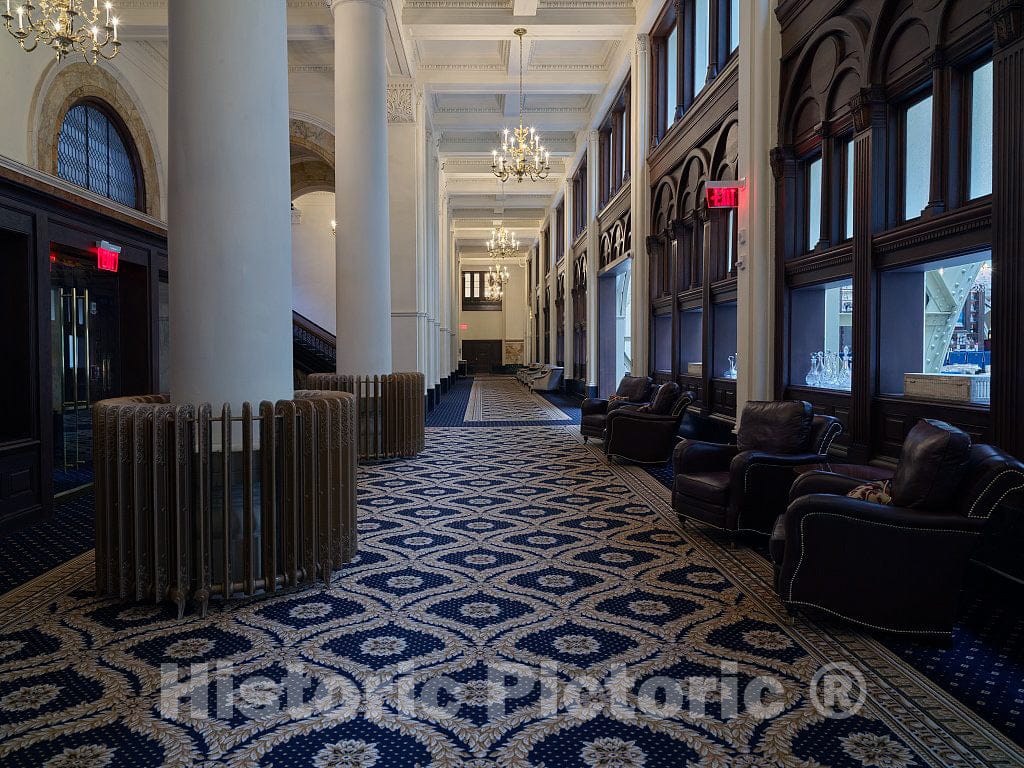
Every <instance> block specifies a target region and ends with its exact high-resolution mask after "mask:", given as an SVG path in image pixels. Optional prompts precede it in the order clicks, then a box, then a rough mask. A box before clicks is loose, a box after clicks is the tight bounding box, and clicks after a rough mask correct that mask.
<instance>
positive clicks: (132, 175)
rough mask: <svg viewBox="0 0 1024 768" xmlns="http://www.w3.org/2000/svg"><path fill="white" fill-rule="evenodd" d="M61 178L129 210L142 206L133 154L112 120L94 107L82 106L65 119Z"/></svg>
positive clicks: (60, 144)
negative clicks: (125, 206)
mask: <svg viewBox="0 0 1024 768" xmlns="http://www.w3.org/2000/svg"><path fill="white" fill-rule="evenodd" d="M57 175H58V176H59V177H60V178H62V179H64V180H66V181H70V182H71V183H72V184H77V185H78V186H80V187H84V188H85V189H88V190H91V191H93V192H95V193H97V194H100V195H103V196H104V197H109V198H110V199H111V200H114V201H115V202H118V203H121V204H122V205H127V206H128V207H129V208H138V207H139V193H138V177H137V175H136V171H135V164H134V163H133V162H132V153H131V152H130V151H129V149H128V145H127V144H126V141H125V138H124V137H123V136H122V135H121V132H120V131H119V130H118V128H117V126H116V125H115V124H114V123H113V122H112V121H111V119H110V117H109V116H108V115H107V114H106V113H105V112H104V111H103V110H102V109H100V108H99V107H97V106H95V105H93V104H78V105H76V106H74V107H72V108H71V109H69V110H68V113H67V115H66V116H65V117H64V123H63V124H62V125H61V128H60V137H59V138H58V140H57Z"/></svg>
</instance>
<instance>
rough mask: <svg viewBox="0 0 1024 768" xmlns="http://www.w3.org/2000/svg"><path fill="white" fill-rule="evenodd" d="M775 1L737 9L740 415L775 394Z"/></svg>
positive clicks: (757, 1) (753, 2)
mask: <svg viewBox="0 0 1024 768" xmlns="http://www.w3.org/2000/svg"><path fill="white" fill-rule="evenodd" d="M773 5H774V4H773V3H772V2H770V0H751V1H750V2H747V3H742V4H741V10H740V40H741V44H740V54H739V55H740V93H739V98H740V104H741V105H743V108H742V109H741V110H740V146H739V175H740V176H741V177H746V180H747V187H746V192H745V193H744V194H743V195H742V196H741V198H740V209H739V216H738V226H739V248H738V253H737V256H738V275H739V276H738V279H737V293H738V301H737V318H736V319H737V335H736V341H737V345H736V346H737V350H738V355H739V363H738V365H737V368H738V369H739V378H738V380H737V383H736V412H737V413H742V411H743V405H744V404H745V403H746V402H748V401H750V400H768V399H771V398H772V395H773V392H772V389H773V387H772V380H773V367H774V366H773V362H774V355H773V343H772V340H773V339H774V322H775V312H774V306H773V295H774V291H773V285H774V263H775V259H774V235H773V231H774V226H773V222H772V210H773V208H774V195H775V192H774V190H775V184H774V180H773V177H772V172H771V167H770V164H769V159H768V158H769V152H770V151H771V149H772V147H773V146H774V142H775V136H776V135H777V115H778V81H779V58H780V48H781V41H780V40H781V39H780V34H779V27H778V21H777V20H776V18H775V14H774V12H773V11H772V6H773Z"/></svg>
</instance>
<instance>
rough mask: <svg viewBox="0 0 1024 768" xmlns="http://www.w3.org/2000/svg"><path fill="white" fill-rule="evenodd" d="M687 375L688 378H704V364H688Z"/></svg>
mask: <svg viewBox="0 0 1024 768" xmlns="http://www.w3.org/2000/svg"><path fill="white" fill-rule="evenodd" d="M686 375H687V376H703V375H704V363H687V364H686Z"/></svg>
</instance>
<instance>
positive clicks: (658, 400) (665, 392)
mask: <svg viewBox="0 0 1024 768" xmlns="http://www.w3.org/2000/svg"><path fill="white" fill-rule="evenodd" d="M679 392H680V387H679V385H678V384H676V383H675V382H674V381H669V382H666V383H664V384H662V385H661V386H660V387H658V391H657V392H655V393H654V398H653V399H652V400H651V404H650V405H649V406H647V411H648V412H649V413H653V414H656V415H658V416H669V415H675V414H673V413H672V409H673V407H674V406H675V405H676V401H678V400H679Z"/></svg>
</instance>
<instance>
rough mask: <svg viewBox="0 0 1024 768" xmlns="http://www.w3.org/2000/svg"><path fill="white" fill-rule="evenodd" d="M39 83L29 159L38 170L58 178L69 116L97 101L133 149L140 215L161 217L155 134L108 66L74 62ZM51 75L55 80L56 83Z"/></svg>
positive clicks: (56, 68) (47, 74)
mask: <svg viewBox="0 0 1024 768" xmlns="http://www.w3.org/2000/svg"><path fill="white" fill-rule="evenodd" d="M53 66H54V67H55V69H51V70H49V71H48V72H47V73H46V74H44V76H43V77H42V78H41V79H40V81H39V85H38V87H37V90H36V96H35V99H34V101H35V105H36V109H35V110H34V114H35V123H34V125H33V126H30V132H29V145H30V146H29V153H30V157H31V159H32V161H33V163H34V165H35V166H36V167H37V168H38V169H39V170H41V171H44V172H45V173H49V174H52V175H53V176H56V175H57V138H58V137H59V136H60V129H61V126H62V125H63V124H64V117H65V116H66V115H67V113H68V110H69V109H71V108H72V107H73V106H75V105H76V104H79V103H81V102H83V101H98V102H100V103H102V104H103V105H104V106H106V107H107V108H108V109H109V111H110V112H111V113H113V114H114V115H116V116H117V118H118V119H119V122H120V123H121V125H120V127H121V129H122V130H123V131H124V132H125V133H126V134H127V136H128V138H130V139H131V141H132V144H134V149H135V157H136V162H137V164H138V168H137V171H138V174H139V176H141V181H142V184H141V186H142V189H141V190H140V191H141V192H142V206H141V210H143V211H144V212H146V213H148V214H149V215H150V216H154V217H157V218H159V217H160V216H161V215H162V207H161V205H162V195H161V188H162V182H161V173H160V168H161V166H160V162H159V160H158V157H157V154H156V149H155V147H154V142H153V140H152V136H153V133H152V131H151V130H150V128H149V126H148V124H147V121H146V119H145V117H144V115H143V113H142V111H141V109H140V108H139V101H138V99H136V98H134V97H133V96H132V94H131V93H129V91H128V88H127V87H126V86H125V84H123V83H122V82H121V81H120V80H118V79H117V78H115V77H114V75H113V74H111V73H110V72H108V71H107V69H105V68H104V67H103V66H101V65H96V64H86V63H84V62H72V63H70V64H67V65H65V66H58V65H56V63H54V65H53ZM51 73H52V77H51Z"/></svg>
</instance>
